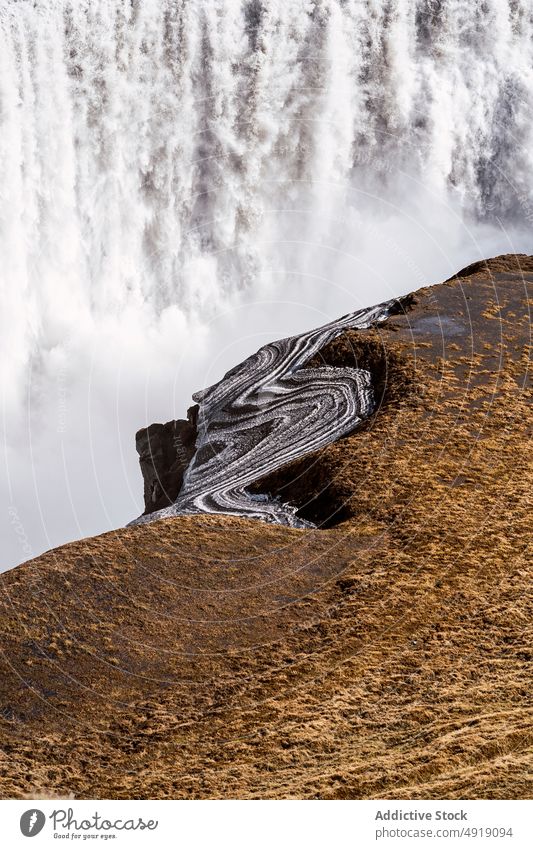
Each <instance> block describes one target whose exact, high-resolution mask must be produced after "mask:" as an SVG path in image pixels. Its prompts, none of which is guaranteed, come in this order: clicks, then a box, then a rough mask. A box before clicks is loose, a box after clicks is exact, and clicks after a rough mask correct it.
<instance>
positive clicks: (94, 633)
mask: <svg viewBox="0 0 533 849" xmlns="http://www.w3.org/2000/svg"><path fill="white" fill-rule="evenodd" d="M532 287H533V257H522V256H521V257H498V258H497V259H495V260H490V261H488V262H483V263H478V264H476V265H474V266H471V267H470V268H469V269H465V270H464V271H463V272H461V273H460V275H458V276H457V277H455V278H454V279H452V280H450V281H448V282H446V283H444V284H442V285H440V286H436V287H432V288H427V289H422V290H420V291H419V292H417V293H415V296H414V298H413V299H411V301H409V300H408V301H406V302H404V303H405V311H400V312H399V314H397V315H394V316H392V317H391V318H390V319H389V320H388V321H387V322H386V324H384V325H383V326H381V327H380V328H379V330H373V331H368V332H364V333H363V332H351V333H347V334H344V336H343V337H341V338H340V339H338V340H336V341H335V342H334V343H332V344H330V345H328V346H327V348H325V349H324V350H323V351H322V353H321V355H320V357H321V358H322V359H323V361H325V362H327V363H330V364H332V365H335V364H341V363H342V364H356V363H358V364H359V365H363V366H366V367H368V368H370V370H371V371H372V373H373V375H374V380H375V385H376V391H377V394H378V398H379V401H380V404H379V409H378V411H377V412H376V414H375V415H374V416H373V417H372V419H371V420H370V421H368V422H366V423H365V425H364V426H363V427H361V428H359V429H358V430H357V431H356V432H354V433H353V434H352V435H351V436H349V437H347V438H345V439H343V440H340V441H339V442H337V443H335V444H334V445H331V446H330V447H329V448H327V449H324V450H323V451H320V452H318V453H317V454H316V455H312V456H310V457H307V458H304V459H303V460H301V461H300V462H299V463H295V464H293V465H292V466H291V467H290V468H288V469H287V468H286V469H284V470H282V471H281V472H279V473H278V474H276V475H273V476H272V477H271V479H268V480H265V481H262V482H260V483H258V486H257V488H258V490H259V491H261V490H262V491H265V489H266V488H268V490H269V491H271V492H272V491H274V492H278V493H279V494H280V495H281V496H282V498H283V499H284V500H290V501H292V502H293V503H296V504H297V505H298V507H299V509H300V512H301V514H302V515H303V516H305V517H307V518H311V519H313V520H314V521H315V522H317V523H319V524H320V525H321V527H320V529H317V530H310V531H301V530H293V529H287V528H284V527H278V526H269V525H265V524H262V523H259V522H252V521H247V520H241V519H231V518H222V517H219V516H202V517H182V518H177V519H171V520H163V521H160V522H156V523H154V524H151V525H145V526H141V527H131V528H126V529H122V530H118V531H115V532H112V533H108V534H104V535H103V536H100V537H96V538H93V539H87V540H82V541H80V542H76V543H73V544H70V545H66V546H64V547H62V548H59V549H56V550H54V551H51V552H48V553H47V554H45V555H43V556H41V557H38V558H36V559H35V560H33V561H31V562H29V563H26V564H24V565H23V566H20V567H18V568H16V569H13V570H11V571H10V572H7V573H5V574H3V575H1V576H0V587H1V599H2V617H1V626H0V646H1V649H2V680H1V684H0V735H1V746H2V752H1V754H0V793H1V795H2V796H3V797H4V798H5V797H13V796H15V797H21V796H33V795H35V794H42V795H45V796H46V795H67V794H73V795H74V796H76V797H96V798H98V797H101V798H117V797H123V798H131V797H134V798H135V797H139V798H142V797H146V798H183V797H188V798H190V797H201V798H203V797H247V798H256V797H274V798H294V797H297V798H301V797H303V798H310V797H319V798H369V797H370V798H371V797H380V798H382V797H385V798H402V799H413V798H432V797H433V798H463V799H465V798H479V797H482V798H483V797H485V798H486V797H489V798H492V797H495V798H513V797H515V798H523V797H526V796H530V795H531V791H532V780H531V777H532V769H531V767H532V758H531V755H532V749H533V731H532V706H531V655H532V648H531V646H532V645H533V639H532V634H531V621H532V609H531V608H532V599H531V558H530V555H529V554H528V545H530V544H531V506H532V505H531V492H532V485H533V472H532V464H531V445H530V438H531V429H532V424H533V417H532V415H531V407H530V400H531V399H530V380H529V377H530V375H529V369H530V349H531V315H530V308H531V304H532V303H533V300H532V295H533V288H532Z"/></svg>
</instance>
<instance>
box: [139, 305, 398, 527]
mask: <svg viewBox="0 0 533 849" xmlns="http://www.w3.org/2000/svg"><path fill="white" fill-rule="evenodd" d="M392 303H393V302H392V301H389V302H386V303H383V304H379V305H378V306H375V307H370V308H369V309H364V310H359V311H358V312H354V313H350V314H349V315H346V316H343V317H342V318H340V319H337V320H336V321H333V322H331V323H329V324H326V325H324V326H323V327H319V328H317V329H315V330H311V331H309V332H307V333H302V334H301V335H299V336H292V337H289V338H287V339H281V340H279V341H277V342H272V343H270V344H268V345H265V346H264V347H263V348H260V349H259V351H257V353H255V354H253V355H252V356H251V357H248V359H246V360H244V362H242V363H240V364H239V365H238V366H236V367H235V368H233V369H231V371H229V372H228V373H227V374H226V375H225V376H224V377H223V378H222V380H221V381H219V382H218V383H216V384H214V385H213V386H210V387H209V388H208V389H204V390H203V391H201V392H197V393H196V394H195V395H194V396H193V397H194V400H195V401H196V402H197V403H198V404H199V413H198V437H197V440H196V452H195V454H194V456H193V458H192V460H191V462H190V464H189V466H188V468H187V471H186V473H185V476H184V479H183V485H182V488H181V491H180V493H179V495H178V498H177V499H176V501H175V502H174V504H172V505H170V506H169V507H166V508H164V509H162V510H158V511H156V512H154V513H150V514H149V515H145V516H141V517H140V518H139V519H136V520H135V522H133V523H132V524H144V523H146V522H153V521H155V520H157V519H162V518H167V517H171V516H179V515H184V514H191V513H227V514H230V515H233V516H246V517H248V518H255V519H263V520H264V521H267V522H272V523H276V524H283V525H289V526H292V527H300V528H302V527H312V525H310V523H309V522H306V521H304V520H303V519H300V518H299V517H298V516H296V508H295V507H292V506H290V505H288V504H283V503H281V502H280V501H278V500H275V499H272V498H270V497H269V496H268V495H254V494H252V493H250V492H248V491H247V489H246V487H247V486H249V485H250V484H251V483H252V482H253V481H255V480H258V479H259V478H261V477H263V476H264V475H266V474H268V473H270V472H273V471H275V470H276V469H278V468H280V466H283V465H285V464H287V463H289V462H291V461H292V460H295V459H296V458H298V457H301V456H302V455H304V454H307V453H309V452H311V451H316V450H317V449H318V448H323V447H324V446H325V445H328V444H329V443H331V442H334V441H335V440H336V439H339V437H341V436H344V435H345V434H347V433H349V432H350V431H352V430H353V429H354V427H355V426H356V425H357V424H358V423H359V422H361V421H362V420H363V419H364V418H366V417H367V416H368V415H370V413H371V412H372V408H373V392H372V385H371V378H370V373H369V372H368V371H366V370H364V369H356V368H348V367H345V368H332V367H330V366H323V367H320V368H309V369H303V368H302V366H304V365H305V363H306V362H308V361H309V360H310V359H311V357H313V356H314V355H315V354H316V353H317V352H318V351H319V350H320V349H321V348H323V347H324V346H325V345H326V344H327V343H328V342H330V341H331V340H332V339H334V338H335V337H336V336H338V335H339V334H341V333H342V332H343V331H344V330H347V329H348V328H358V329H361V330H363V329H366V328H368V327H371V326H373V325H375V324H378V323H379V322H381V321H384V320H385V319H386V318H387V316H388V315H389V311H390V308H391V305H392Z"/></svg>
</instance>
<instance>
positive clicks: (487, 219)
mask: <svg viewBox="0 0 533 849" xmlns="http://www.w3.org/2000/svg"><path fill="white" fill-rule="evenodd" d="M0 33H1V49H0V262H1V267H0V275H1V279H0V285H1V293H2V310H1V313H0V316H1V317H0V322H1V327H0V332H1V343H0V344H1V346H2V353H1V359H0V370H1V378H2V392H3V401H4V431H5V434H4V441H5V448H6V479H7V480H8V484H7V485H6V486H7V487H8V489H9V492H7V490H6V499H7V502H8V504H10V505H11V506H10V508H9V509H15V508H14V507H13V504H15V507H16V512H17V515H20V514H21V513H22V512H23V511H24V510H25V509H26V504H27V503H28V497H27V496H28V492H27V490H28V488H30V489H32V490H34V492H35V493H37V502H38V503H39V510H42V509H43V507H42V503H43V502H45V501H46V500H47V499H48V498H49V497H50V496H49V492H48V486H49V479H50V474H49V473H46V472H45V471H43V469H41V471H39V468H38V467H39V464H40V463H42V462H43V461H42V460H40V459H39V458H40V457H41V456H42V453H43V450H45V451H48V450H50V451H51V453H52V454H54V452H55V456H56V460H55V463H56V466H55V468H57V464H59V465H63V466H64V467H65V468H66V467H67V466H68V467H69V468H71V467H72V465H73V464H72V461H71V460H70V459H69V458H71V457H72V456H79V455H80V454H81V453H84V452H88V448H87V439H88V438H89V437H90V436H91V434H93V433H94V429H95V428H96V431H97V435H96V437H95V445H92V447H91V463H92V464H93V465H94V468H95V469H96V468H97V467H98V466H99V463H100V460H99V457H101V456H102V452H101V451H100V447H101V442H102V439H103V437H102V434H103V433H104V431H105V427H106V426H108V425H109V420H110V417H111V418H112V417H114V416H115V412H113V413H112V414H111V413H110V412H109V410H115V408H116V419H117V421H119V422H120V424H118V425H117V427H116V431H117V434H118V435H119V436H120V434H122V435H123V436H124V438H125V435H126V434H128V438H130V439H131V443H132V448H131V457H130V456H129V455H128V457H127V459H126V460H124V467H125V468H126V467H127V468H128V469H130V467H131V468H133V467H134V465H135V455H134V451H133V432H134V430H135V429H136V427H139V426H141V425H143V424H146V423H147V420H151V419H152V418H155V417H156V416H159V417H166V418H170V417H172V415H174V413H175V412H181V410H180V409H178V410H177V411H175V410H174V409H173V406H172V399H171V393H172V371H171V370H170V368H169V366H168V361H170V360H172V359H174V360H175V359H176V357H177V356H178V355H179V354H180V352H184V351H185V352H186V351H187V346H189V345H192V346H193V347H194V348H199V347H201V348H202V356H204V357H208V355H209V351H210V348H209V344H210V343H209V339H206V336H205V323H206V322H208V321H210V320H212V319H213V317H214V316H216V315H217V314H218V312H219V311H220V310H221V309H227V308H228V307H230V308H231V309H237V310H238V309H239V304H241V303H242V302H243V300H254V299H264V298H268V297H271V298H274V299H278V300H279V299H280V297H281V295H280V292H281V293H283V297H288V298H289V300H290V297H291V296H292V295H294V293H296V295H294V297H295V298H296V299H297V300H298V299H299V300H300V301H304V302H305V303H307V304H311V305H312V306H314V307H315V309H316V310H317V311H319V312H320V314H321V317H323V316H326V317H330V316H331V317H335V315H336V314H338V313H339V312H341V311H348V310H350V309H353V308H354V307H356V306H359V305H360V304H361V302H364V304H370V303H375V302H377V301H378V300H381V299H383V298H384V297H390V296H391V295H395V294H399V293H400V292H401V291H407V290H408V289H413V288H416V287H417V286H419V285H421V284H422V283H423V282H429V280H431V279H438V277H439V276H445V275H446V274H447V273H452V272H453V271H454V270H455V268H456V267H457V266H458V265H460V264H461V263H462V262H463V260H464V261H466V260H469V259H475V258H478V256H479V254H480V252H481V249H480V248H479V243H481V244H483V245H486V244H489V245H491V248H489V249H488V250H486V252H487V253H496V252H498V251H501V250H512V249H513V248H516V249H518V248H521V249H522V250H526V251H529V250H531V246H530V244H528V243H527V239H526V240H525V241H524V238H525V237H520V236H519V235H517V231H516V230H515V225H517V224H520V222H522V223H524V222H526V221H529V222H531V220H532V219H533V212H532V211H533V179H532V167H533V121H532V120H531V119H532V115H533V109H532V106H533V9H532V7H531V2H530V0H483V2H481V0H268V2H267V0H71V2H68V0H40V2H38V3H34V2H30V0H0ZM492 225H497V226H498V227H499V228H500V234H499V235H495V233H496V231H495V230H494V229H492ZM503 226H504V227H505V228H506V233H503V232H502V229H501V228H502V227H503ZM463 231H464V232H463ZM510 233H511V235H510ZM520 239H522V241H520ZM422 244H423V247H421V245H422ZM492 246H493V247H492ZM348 253H350V254H351V255H352V256H351V258H350V259H349V260H348V259H347V254H348ZM382 254H386V255H387V258H386V261H385V260H384V259H383V257H382ZM353 257H356V261H355V264H354V261H353ZM432 257H434V258H435V259H434V260H432V259H431V258H432ZM357 262H360V265H359V267H358V266H357ZM361 271H363V272H364V275H365V276H366V278H367V285H366V288H363V290H359V291H358V292H357V294H356V293H355V292H354V284H353V283H352V282H351V281H352V280H353V279H354V278H355V275H356V272H359V273H361ZM393 271H394V279H392V272H393ZM302 278H305V279H307V280H310V279H312V280H313V281H314V283H313V289H312V292H309V290H306V291H305V293H302V290H301V288H298V287H299V286H301V283H300V282H298V281H299V280H300V281H301V279H302ZM428 278H429V279H428ZM291 287H292V288H291ZM376 287H377V289H378V291H376ZM380 287H381V288H380ZM337 289H338V290H339V291H340V290H344V292H345V294H342V292H341V295H339V292H338V291H337ZM346 292H348V295H346ZM291 293H292V295H291ZM350 298H351V303H349V300H350ZM343 299H344V300H343ZM340 301H341V302H342V303H339V308H338V310H337V302H340ZM364 304H363V305H364ZM271 319H272V314H271V313H269V318H268V321H267V323H266V324H262V323H261V320H259V319H258V318H257V317H256V318H255V319H254V332H255V333H262V332H263V331H265V332H266V331H267V330H268V329H269V327H270V324H271ZM322 320H323V321H324V320H325V318H322ZM269 322H270V323H269ZM303 323H304V324H305V323H307V325H308V326H313V325H316V324H317V323H320V321H318V320H317V317H316V316H315V315H313V316H307V317H306V318H305V319H303ZM202 327H203V328H204V329H203V330H202ZM298 329H301V328H299V327H290V326H288V327H272V331H271V336H272V337H276V336H279V335H282V333H290V332H294V331H296V330H298ZM221 334H222V331H221ZM222 335H223V334H222ZM219 336H220V334H219ZM261 341H262V342H264V341H268V340H267V339H264V338H262V339H261ZM219 343H220V338H219V337H217V345H219ZM246 345H247V346H248V349H247V350H245V349H246ZM257 347H258V344H257V339H255V338H254V339H252V340H250V341H249V342H247V343H246V344H244V343H243V349H241V350H239V351H238V352H235V355H234V360H236V361H237V360H239V359H240V358H242V355H243V353H248V352H249V351H250V350H253V349H255V348H257ZM211 350H213V349H212V348H211ZM121 357H122V359H121V369H122V371H121V375H120V379H121V381H122V383H121V387H122V386H123V384H124V383H125V387H124V388H123V390H122V389H121V393H122V394H121V396H120V398H121V400H120V403H119V402H118V401H117V396H118V391H117V387H116V380H117V378H116V369H117V362H118V360H119V359H120V358H121ZM164 360H166V361H167V365H166V366H165V365H162V361H164ZM207 362H208V360H207V359H206V360H205V362H204V365H202V366H201V367H202V368H203V369H204V370H205V369H206V368H207V366H206V363H207ZM124 363H128V367H127V368H126V366H125V365H124ZM228 364H230V363H228V362H226V363H223V364H222V363H221V364H220V366H217V368H219V372H221V371H222V370H223V369H224V367H225V366H227V365H228ZM143 368H144V369H145V370H146V372H145V373H143V376H142V377H141V378H140V377H139V375H140V372H141V371H142V369H143ZM91 369H92V371H91ZM165 369H166V371H165ZM215 370H216V369H215ZM154 372H156V373H157V377H154V376H153V375H154ZM87 374H90V383H87ZM218 376H219V374H218ZM148 380H150V381H151V385H153V383H154V382H155V383H156V384H157V386H158V390H157V392H156V393H155V394H156V395H157V399H158V400H157V404H156V405H155V409H154V408H153V407H152V406H150V404H148V403H146V404H144V406H143V404H142V403H141V404H139V403H137V402H136V401H134V400H132V399H133V398H135V397H137V398H138V397H141V400H143V399H142V395H143V393H144V391H145V390H144V383H145V382H146V381H148ZM198 380H199V378H198V376H197V375H196V376H194V377H192V378H191V380H190V383H187V384H186V388H191V387H194V388H198V385H199V383H198ZM84 381H85V383H84ZM158 381H159V383H158ZM206 382H213V375H210V376H209V378H207V379H206ZM82 385H83V387H84V388H83V390H82V389H80V386H82ZM88 387H89V388H88ZM89 389H90V393H91V395H90V399H91V400H90V403H87V396H88V394H89ZM76 393H78V395H76ZM183 394H185V395H186V394H187V392H186V389H182V392H181V394H180V395H179V403H180V404H181V403H182V402H183V400H184V399H183V398H182V395H183ZM63 396H65V397H66V396H68V397H69V399H70V410H71V412H70V420H71V427H70V433H69V434H68V438H67V436H66V435H65V431H64V429H63V430H62V429H61V427H59V426H57V424H54V425H52V426H51V431H52V432H53V433H55V434H56V438H55V442H54V441H53V442H50V441H48V442H46V440H45V439H44V436H43V432H44V431H45V430H46V428H47V427H50V422H49V418H50V415H52V417H53V418H54V420H58V418H60V416H61V412H60V409H61V404H62V403H64V400H65V398H64V397H63ZM95 398H96V400H95ZM165 398H166V399H168V400H166V401H165ZM50 399H52V400H50ZM28 404H29V405H30V407H29V409H30V413H29V414H28ZM76 405H78V406H83V413H79V411H78V412H74V408H75V407H76ZM95 405H96V407H97V411H96V412H95V411H94V406H95ZM165 405H166V406H165ZM51 409H52V410H53V412H52V413H51V414H50V410H51ZM152 410H153V412H152ZM58 411H59V412H58ZM106 411H107V412H106ZM145 415H146V419H147V420H146V419H145ZM89 419H90V425H87V421H88V420H89ZM74 422H75V423H74ZM95 422H100V424H99V425H97V424H95ZM82 425H83V426H82ZM86 425H87V427H86V429H85V430H84V429H83V428H84V427H85V426H86ZM91 428H92V430H91ZM21 431H24V432H25V433H26V432H27V434H28V435H27V436H25V437H24V439H25V441H24V442H23V443H22V442H21V439H22V437H21ZM117 434H115V436H116V437H117V439H118V436H117ZM58 436H59V442H58V438H57V437H58ZM106 439H109V434H107V436H106ZM43 440H44V441H43ZM118 443H120V444H122V440H121V439H118V442H117V444H118ZM43 446H44V448H43ZM103 454H104V455H105V466H106V468H107V467H108V466H109V458H110V456H112V457H115V456H116V455H117V452H116V451H115V450H113V451H111V450H109V451H108V452H107V453H106V451H103ZM115 462H116V465H115V466H114V467H113V470H114V471H113V474H114V480H115V479H116V478H117V476H118V478H120V476H121V472H122V469H121V465H120V463H119V461H115ZM24 464H26V467H27V469H29V468H30V466H31V468H32V474H31V475H29V473H26V476H27V486H26V490H25V489H24V487H23V486H22V484H19V492H18V495H17V494H16V493H15V490H16V489H17V481H20V480H21V479H22V477H24V474H25V473H24V468H25V466H24ZM74 465H75V464H74ZM110 468H111V467H110ZM36 469H37V471H36ZM65 474H66V473H65ZM85 474H86V471H85V472H84V473H82V471H81V469H80V471H79V475H74V477H75V479H76V480H75V481H74V482H73V480H71V479H70V478H69V484H68V486H69V487H70V492H69V496H68V499H69V501H70V502H72V504H73V505H75V502H76V492H77V491H78V490H82V489H83V490H84V491H85V489H86V484H84V483H82V480H83V478H84V475H85ZM129 474H130V472H129V471H128V475H129ZM132 474H133V473H132ZM28 475H29V476H28ZM104 477H105V475H104ZM110 477H111V473H110ZM45 479H46V486H45V485H44V483H43V481H44V480H45ZM65 479H66V478H65ZM121 485H122V486H123V487H124V481H123V480H122V481H121ZM114 486H115V487H116V488H115V489H113V487H114ZM137 488H138V490H139V496H140V485H139V484H138V485H137ZM62 489H63V490H66V489H68V487H66V485H65V480H63V483H62ZM119 492H120V487H118V485H117V484H116V483H111V482H110V481H108V480H106V484H105V486H103V485H102V484H101V480H100V479H99V480H98V484H97V486H96V489H95V491H94V492H92V494H91V495H90V498H89V496H88V498H89V501H90V500H91V499H92V501H94V500H98V499H99V500H100V502H101V503H102V504H104V503H105V502H106V498H107V499H109V498H111V497H112V498H113V499H114V500H115V501H116V500H117V499H118V498H119ZM14 493H15V494H14ZM28 509H29V508H28ZM103 509H104V516H103V517H102V516H100V517H99V519H98V520H96V519H94V521H92V524H91V521H89V520H86V518H85V514H83V516H82V518H81V519H79V516H78V514H79V513H80V510H79V509H76V506H74V507H73V509H72V512H73V517H71V518H70V519H69V520H68V521H67V519H64V520H63V521H64V527H63V525H62V524H61V522H59V521H58V523H57V527H55V525H54V521H53V519H52V518H50V516H47V517H44V518H43V519H42V521H41V524H42V526H43V528H44V529H45V533H44V537H43V531H42V529H41V530H40V531H39V533H37V532H36V535H37V537H38V538H41V537H42V538H43V539H48V540H50V541H53V542H54V543H57V542H58V541H61V539H65V538H67V537H69V536H76V535H81V533H85V532H89V531H94V530H95V528H96V527H101V528H104V527H106V526H108V525H109V524H113V523H114V522H116V521H117V520H118V519H119V518H121V517H124V518H126V517H128V516H130V515H132V514H133V513H134V512H135V509H134V508H132V505H131V502H130V503H128V504H124V506H123V508H122V509H121V510H120V511H118V512H116V511H115V512H113V510H114V508H113V509H111V508H109V505H108V506H107V507H106V506H104V508H103ZM35 510H37V508H35ZM110 510H111V513H110V512H109V511H110ZM81 512H82V513H83V511H81ZM64 513H65V511H63V514H64ZM32 515H33V514H32ZM35 515H37V514H35ZM88 515H90V510H88V512H87V516H88ZM9 521H11V520H9ZM20 521H21V524H22V525H23V526H24V527H26V525H28V524H29V525H32V522H33V520H32V519H31V517H29V518H27V520H26V523H25V522H24V521H23V520H22V518H21V520H20ZM69 522H70V524H71V525H72V528H71V527H70V525H69ZM52 526H53V527H54V530H53V532H50V534H48V529H49V528H51V527H52ZM61 528H63V531H62V530H61ZM28 534H29V531H28ZM8 536H11V537H12V536H13V534H12V533H11V531H10V533H9V534H8ZM44 544H45V543H38V542H35V543H34V544H33V548H34V549H37V550H38V549H39V547H43V545H44ZM14 546H15V548H13V549H12V550H11V549H9V545H8V549H9V551H10V552H11V553H8V555H7V562H6V563H5V565H11V562H13V560H14V559H17V557H18V559H21V555H20V551H19V548H20V546H19V542H18V541H16V542H15V543H14ZM17 546H18V548H17Z"/></svg>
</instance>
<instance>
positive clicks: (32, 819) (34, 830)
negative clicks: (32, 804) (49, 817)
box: [20, 808, 46, 837]
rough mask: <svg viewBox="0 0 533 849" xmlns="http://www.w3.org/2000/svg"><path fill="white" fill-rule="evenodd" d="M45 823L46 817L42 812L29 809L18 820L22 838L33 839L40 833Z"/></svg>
mask: <svg viewBox="0 0 533 849" xmlns="http://www.w3.org/2000/svg"><path fill="white" fill-rule="evenodd" d="M45 822H46V817H45V815H44V814H43V812H42V811H39V810H37V808H30V810H29V811H25V812H24V813H23V814H22V816H21V818H20V830H21V832H22V833H23V835H24V837H35V835H36V834H39V832H40V831H42V829H43V826H44V824H45Z"/></svg>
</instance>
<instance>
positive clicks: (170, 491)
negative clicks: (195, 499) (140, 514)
mask: <svg viewBox="0 0 533 849" xmlns="http://www.w3.org/2000/svg"><path fill="white" fill-rule="evenodd" d="M197 413H198V406H197V405H196V406H194V407H191V408H190V409H189V410H188V411H187V420H185V419H177V420H173V421H170V422H166V423H165V424H159V423H156V424H151V425H149V426H148V427H145V428H142V430H139V431H137V433H136V434H135V447H136V449H137V453H138V454H139V464H140V466H141V472H142V476H143V481H144V513H145V515H146V514H148V513H153V512H154V511H155V510H161V509H162V508H163V507H168V505H169V504H172V503H173V502H174V501H175V500H176V498H177V497H178V493H179V491H180V489H181V485H182V482H183V475H184V473H185V470H186V468H187V466H188V465H189V463H190V461H191V459H192V457H193V454H194V451H195V444H196V417H197Z"/></svg>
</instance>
